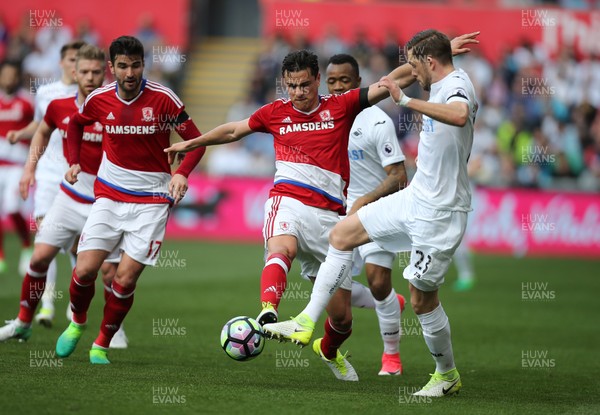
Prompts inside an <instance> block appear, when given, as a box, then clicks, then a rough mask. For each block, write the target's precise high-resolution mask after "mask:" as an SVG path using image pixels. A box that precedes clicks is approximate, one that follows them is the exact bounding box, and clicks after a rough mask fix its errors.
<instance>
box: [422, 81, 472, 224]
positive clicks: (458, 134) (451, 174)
mask: <svg viewBox="0 0 600 415" xmlns="http://www.w3.org/2000/svg"><path fill="white" fill-rule="evenodd" d="M429 102H434V103H441V104H445V103H449V102H464V103H466V104H467V105H468V106H469V118H468V119H467V123H466V124H465V125H464V127H455V126H452V125H448V124H444V123H442V122H439V121H436V120H434V119H432V118H429V117H427V116H426V115H423V126H422V128H421V134H420V140H419V162H418V165H417V172H416V173H415V176H414V177H413V180H412V181H411V183H410V187H411V188H412V192H413V195H414V197H415V200H416V201H417V202H418V203H419V204H421V205H424V206H428V207H431V208H434V209H437V210H452V211H463V212H468V211H470V210H471V188H470V186H469V176H468V174H467V161H468V160H469V155H470V153H471V147H472V146H473V125H474V124H475V115H476V113H477V108H478V104H477V98H476V97H475V89H474V88H473V84H472V83H471V80H470V79H469V76H468V75H467V74H466V73H465V72H464V71H463V70H462V69H456V70H455V71H453V72H451V73H450V74H448V75H447V76H446V77H445V78H444V79H441V80H440V81H438V82H435V83H433V84H431V93H430V98H429Z"/></svg>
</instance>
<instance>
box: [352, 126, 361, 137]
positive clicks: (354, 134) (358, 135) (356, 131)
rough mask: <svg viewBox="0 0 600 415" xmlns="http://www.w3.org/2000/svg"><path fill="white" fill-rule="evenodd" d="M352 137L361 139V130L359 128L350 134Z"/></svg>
mask: <svg viewBox="0 0 600 415" xmlns="http://www.w3.org/2000/svg"><path fill="white" fill-rule="evenodd" d="M352 135H353V136H354V137H356V138H361V137H362V130H361V129H360V128H357V129H356V130H354V131H353V132H352Z"/></svg>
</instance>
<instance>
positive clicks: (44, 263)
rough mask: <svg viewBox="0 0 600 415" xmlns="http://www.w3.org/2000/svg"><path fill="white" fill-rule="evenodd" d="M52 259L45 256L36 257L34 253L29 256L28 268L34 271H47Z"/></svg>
mask: <svg viewBox="0 0 600 415" xmlns="http://www.w3.org/2000/svg"><path fill="white" fill-rule="evenodd" d="M52 259H53V258H49V257H47V256H45V255H36V253H35V251H34V254H33V255H32V256H31V260H30V261H29V266H30V267H31V268H33V269H36V270H44V269H48V267H49V266H50V263H51V262H52Z"/></svg>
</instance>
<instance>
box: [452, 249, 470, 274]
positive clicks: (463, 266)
mask: <svg viewBox="0 0 600 415" xmlns="http://www.w3.org/2000/svg"><path fill="white" fill-rule="evenodd" d="M452 259H453V260H454V263H455V264H456V271H457V274H458V279H459V280H465V281H471V280H473V278H474V275H473V266H472V265H471V252H470V251H469V248H468V247H467V246H466V245H465V243H464V242H463V243H461V244H460V245H459V246H458V248H457V249H456V251H454V257H453V258H452Z"/></svg>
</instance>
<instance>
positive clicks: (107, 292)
mask: <svg viewBox="0 0 600 415" xmlns="http://www.w3.org/2000/svg"><path fill="white" fill-rule="evenodd" d="M111 294H112V288H110V285H106V284H104V303H105V304H106V302H107V301H108V298H109V297H110V295H111Z"/></svg>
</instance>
